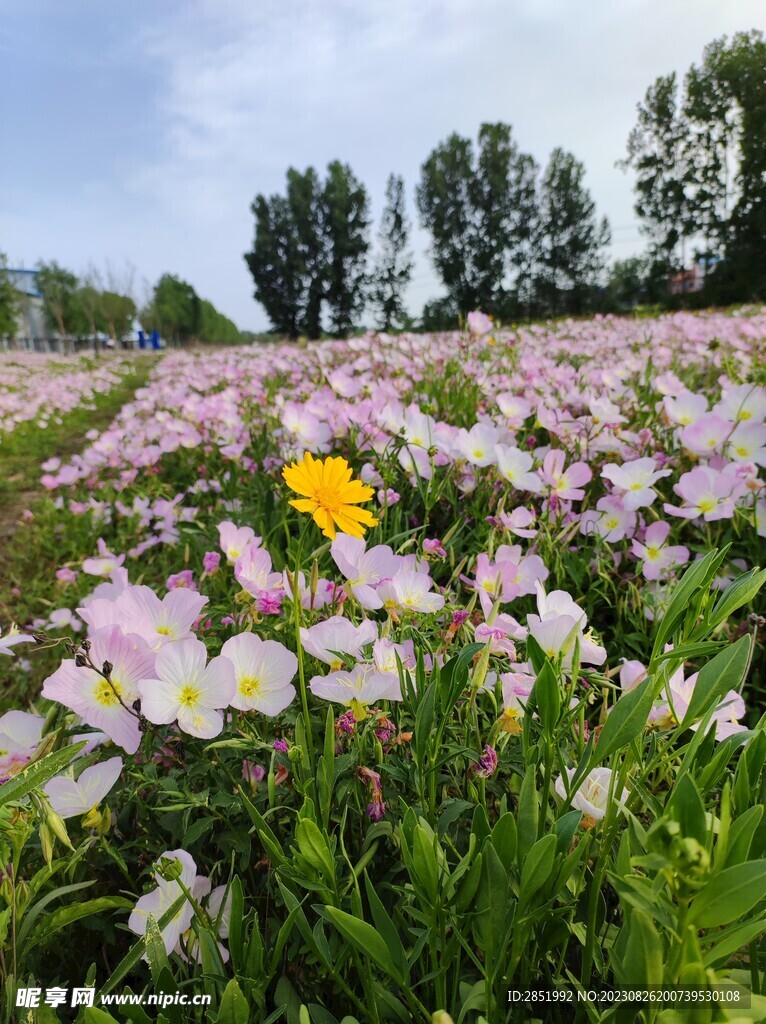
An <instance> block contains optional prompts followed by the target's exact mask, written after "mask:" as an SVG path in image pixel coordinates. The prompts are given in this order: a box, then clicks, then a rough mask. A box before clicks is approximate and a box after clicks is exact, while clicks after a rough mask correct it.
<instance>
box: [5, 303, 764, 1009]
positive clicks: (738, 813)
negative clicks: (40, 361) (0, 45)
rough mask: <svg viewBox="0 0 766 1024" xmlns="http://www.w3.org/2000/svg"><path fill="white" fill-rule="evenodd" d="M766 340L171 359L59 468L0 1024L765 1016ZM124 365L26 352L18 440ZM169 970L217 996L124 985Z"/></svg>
mask: <svg viewBox="0 0 766 1024" xmlns="http://www.w3.org/2000/svg"><path fill="white" fill-rule="evenodd" d="M765 355H766V312H763V311H761V310H759V309H756V308H748V309H743V310H739V311H737V312H735V313H707V314H700V315H691V314H684V313H678V314H673V315H667V316H663V317H661V318H659V319H653V320H652V319H646V320H640V319H620V318H613V317H603V318H596V319H592V320H576V321H575V320H566V321H559V322H557V323H555V324H554V323H549V324H538V325H533V326H530V327H525V328H520V329H515V328H514V329H510V328H508V329H495V327H494V325H493V324H492V322H491V321H490V320H489V318H487V317H485V316H483V315H482V314H480V313H474V314H471V315H470V316H469V318H468V322H467V325H466V327H465V329H464V330H463V331H460V332H453V333H447V334H431V335H415V334H402V335H398V336H390V337H389V336H386V335H368V336H365V337H363V338H354V339H351V340H349V341H333V342H324V343H317V344H310V345H307V346H301V345H295V344H273V345H253V346H250V347H239V348H220V349H209V350H205V351H204V352H195V351H188V352H187V351H173V352H169V353H166V354H165V355H164V356H163V357H162V358H161V359H160V360H159V361H156V362H153V363H151V364H149V363H146V364H145V366H144V370H143V377H142V379H141V380H140V381H138V384H139V386H138V387H137V388H136V389H135V390H134V391H133V393H132V394H130V395H129V396H128V397H127V401H123V402H121V403H120V404H118V405H116V406H115V407H114V408H113V410H111V412H110V416H111V422H109V423H108V424H107V425H106V426H105V428H104V429H101V428H100V427H99V428H95V427H94V428H93V429H91V430H89V431H88V432H87V433H86V434H85V436H84V437H83V438H82V444H81V446H80V447H79V449H78V450H77V451H76V452H74V454H72V451H71V450H67V451H64V450H63V449H62V451H61V452H59V453H58V454H56V451H55V450H54V448H52V447H49V448H48V449H45V453H46V454H45V458H44V459H41V460H40V462H41V465H40V466H39V472H38V478H39V491H40V493H39V496H38V498H37V499H36V501H35V503H34V504H33V505H32V507H31V508H30V510H29V514H28V515H25V516H23V517H22V518H21V519H20V521H19V523H18V525H17V527H16V529H15V533H14V535H13V539H12V541H11V542H10V544H9V550H8V551H7V552H6V553H5V554H4V556H3V560H2V561H0V566H2V568H0V573H1V574H2V577H3V578H0V609H2V615H3V621H2V622H0V680H2V683H3V687H2V691H1V692H2V701H3V707H2V710H3V711H4V714H2V715H0V781H2V783H3V784H2V786H0V865H2V868H1V869H0V870H1V871H2V883H1V884H0V939H2V956H1V957H0V969H1V970H2V974H3V986H2V993H3V995H2V998H3V999H4V1000H5V1002H4V1004H3V1008H2V1013H3V1018H2V1019H3V1020H4V1021H13V1020H19V1021H22V1020H23V1021H26V1020H33V1019H35V1020H37V1019H38V1017H32V1016H29V1017H27V1016H24V1013H27V1012H30V1011H23V1010H18V1009H17V1008H16V1007H17V995H16V993H17V990H18V988H19V987H20V986H24V987H27V989H29V987H30V986H32V987H33V986H38V987H42V988H43V989H46V988H47V989H48V990H49V991H50V990H51V989H53V988H54V987H62V988H67V986H70V987H71V986H73V985H77V986H82V985H85V986H95V990H96V993H97V996H96V1002H95V1004H94V1006H95V1007H96V1009H93V1010H90V1009H82V1010H80V1011H79V1013H80V1016H79V1017H78V1018H77V1019H78V1020H83V1021H86V1022H89V1024H99V1022H100V1024H105V1022H108V1021H110V1020H118V1021H122V1020H130V1021H132V1022H135V1024H143V1022H145V1021H146V1020H153V1019H157V1020H160V1021H167V1022H169V1024H181V1022H183V1021H187V1020H199V1021H203V1020H205V1021H207V1020H210V1021H219V1022H221V1024H230V1022H234V1024H248V1022H251V1024H264V1022H270V1021H274V1022H276V1021H286V1022H288V1024H341V1022H343V1024H353V1022H359V1024H367V1022H373V1024H379V1022H384V1021H386V1022H387V1021H401V1022H403V1024H405V1022H409V1021H413V1022H424V1024H428V1022H430V1021H434V1022H436V1024H449V1021H450V1020H451V1021H453V1022H455V1024H478V1022H481V1021H485V1022H488V1024H495V1022H499V1021H530V1020H541V1021H571V1020H575V1019H577V1020H582V1021H614V1022H615V1024H620V1022H628V1021H633V1020H637V1021H642V1022H646V1024H648V1022H653V1021H657V1022H659V1024H678V1022H682V1021H687V1020H695V1021H697V1020H699V1021H717V1020H730V1021H742V1022H744V1021H759V1020H764V1019H766V944H764V942H763V933H764V929H765V925H766V823H764V821H763V800H764V792H765V789H764V786H765V782H766V776H765V775H764V762H765V761H766V735H764V733H765V732H766V729H765V723H766V716H764V714H763V713H764V711H765V710H766V657H765V655H764V641H765V640H766V619H764V617H763V615H764V612H765V611H766V609H764V602H763V595H762V593H759V591H760V589H761V587H762V584H763V583H764V581H765V580H766V571H763V570H761V569H759V566H760V564H761V563H762V562H763V561H764V557H763V554H764V550H766V539H765V538H766V489H765V488H764V483H765V482H766V369H765V368H764V367H765V362H764V356H765ZM0 358H1V359H3V360H8V361H11V360H12V359H13V358H14V357H12V356H9V355H6V356H4V357H0ZM133 362H134V360H133V359H132V357H131V358H128V357H126V359H125V360H117V361H113V362H109V363H107V364H106V366H105V367H103V366H102V367H101V368H97V369H94V368H88V369H86V370H80V369H77V368H76V367H75V366H69V365H64V366H55V367H54V368H53V369H51V367H48V368H47V369H45V370H44V371H43V370H38V369H37V368H36V367H37V364H36V363H35V360H34V357H32V356H26V357H17V363H16V369H15V370H13V371H12V372H11V371H9V372H8V373H7V374H5V376H4V378H3V381H4V384H3V386H2V387H0V459H2V453H3V443H4V442H6V441H7V440H8V439H9V438H10V437H12V435H13V432H14V431H15V430H17V429H22V427H23V429H29V428H30V427H31V426H32V424H37V429H38V430H40V431H42V430H43V428H45V426H46V423H48V422H50V421H52V422H53V423H54V424H55V417H56V416H59V415H60V416H64V417H65V416H66V415H67V414H68V413H71V412H72V411H73V410H75V409H76V408H77V407H78V406H81V407H87V403H88V402H89V401H90V400H91V399H92V397H93V396H94V395H97V394H101V395H102V396H103V394H104V393H106V392H108V391H109V390H110V389H111V388H114V387H116V386H118V385H119V384H120V381H121V380H123V378H124V375H125V374H126V373H128V371H130V372H131V373H133V372H134V369H135V367H134V366H133ZM5 365H6V364H5V362H4V363H3V366H4V367H5ZM62 422H66V421H65V420H64V421H62ZM723 986H728V988H726V994H727V998H726V999H723V998H715V999H713V998H712V997H710V993H711V992H712V993H716V992H720V990H721V989H722V987H723ZM652 987H654V988H655V989H656V990H662V989H664V990H668V989H672V990H674V991H675V992H676V993H681V995H680V996H678V995H676V997H675V999H677V1000H679V999H680V1000H681V1002H670V1001H666V1003H663V1002H661V1001H660V1002H654V1001H649V1000H648V999H647V1000H645V1001H644V1002H641V1001H638V1002H635V1001H634V1002H631V1003H629V1004H627V1005H619V1004H616V1003H614V1002H608V1001H601V1002H599V1001H597V1000H595V999H593V998H578V994H579V995H582V994H583V993H588V992H593V991H597V990H603V989H615V988H624V989H630V990H634V991H635V990H639V992H640V991H641V990H644V991H645V992H648V991H649V989H651V988H652ZM706 987H707V988H706ZM160 990H162V991H164V992H175V991H179V992H183V993H187V994H189V996H191V995H195V994H199V993H204V994H207V995H209V996H210V1006H209V1007H206V1008H204V1009H203V1008H197V1007H193V1006H190V1005H189V1006H180V1005H171V1006H166V1007H164V1008H163V1009H162V1010H161V1011H160V1013H159V1016H157V1014H156V1011H155V1010H153V1009H152V1008H151V1007H146V1008H144V1007H141V1006H138V1005H135V1006H130V1007H125V1006H123V1007H120V1008H117V1007H116V1006H111V1007H110V1005H109V1002H108V997H110V996H111V995H113V994H115V993H135V994H139V993H152V992H156V991H160ZM532 990H534V993H535V995H534V997H533V996H532V995H531V994H530V993H531V992H532ZM705 990H707V993H708V999H707V1000H705V1001H703V1003H702V1004H700V1003H697V1002H693V1000H694V999H698V998H701V997H693V996H692V993H694V992H700V991H703V992H704V991H705ZM509 993H516V994H517V995H518V998H516V997H515V996H514V997H513V998H511V996H510V995H509ZM519 993H521V994H522V995H523V994H524V993H526V994H528V995H529V998H528V999H524V998H522V995H519ZM684 999H686V1000H687V1001H686V1002H683V1000H684ZM35 1012H36V1013H39V1020H40V1021H43V1022H45V1021H55V1020H61V1021H63V1020H68V1019H72V1017H71V1014H73V1013H74V1012H77V1011H70V1010H69V1008H68V1006H62V1007H61V1008H57V1007H55V1006H47V1007H42V1005H41V1008H40V1010H39V1011H35ZM68 1014H69V1016H68Z"/></svg>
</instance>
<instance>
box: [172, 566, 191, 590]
mask: <svg viewBox="0 0 766 1024" xmlns="http://www.w3.org/2000/svg"><path fill="white" fill-rule="evenodd" d="M165 586H166V587H167V589H168V590H177V589H178V588H179V587H188V588H189V590H196V589H197V584H196V583H195V582H194V573H193V572H192V571H191V569H182V570H181V572H176V573H173V575H172V576H168V578H167V582H166V583H165Z"/></svg>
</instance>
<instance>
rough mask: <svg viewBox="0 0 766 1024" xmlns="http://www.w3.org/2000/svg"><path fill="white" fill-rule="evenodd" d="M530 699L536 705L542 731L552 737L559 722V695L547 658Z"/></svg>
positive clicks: (553, 673) (551, 667)
mask: <svg viewBox="0 0 766 1024" xmlns="http://www.w3.org/2000/svg"><path fill="white" fill-rule="evenodd" d="M530 697H531V698H532V699H533V700H534V701H535V703H536V704H537V709H538V712H539V714H540V721H541V722H542V725H543V729H544V730H545V732H546V733H547V735H548V736H552V735H553V730H554V729H555V727H556V723H557V722H558V720H559V712H560V710H561V693H560V691H559V681H558V679H557V677H556V673H555V671H554V670H553V666H552V665H551V663H550V659H548V658H546V659H545V663H544V665H543V667H542V668H541V669H540V671H539V672H538V675H537V679H536V680H535V684H534V686H533V687H532V693H531V694H530Z"/></svg>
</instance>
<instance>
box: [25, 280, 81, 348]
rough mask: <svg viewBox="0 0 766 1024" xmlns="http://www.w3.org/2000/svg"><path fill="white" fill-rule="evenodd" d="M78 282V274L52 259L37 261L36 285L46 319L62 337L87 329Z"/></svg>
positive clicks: (65, 337) (77, 333)
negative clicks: (46, 261) (41, 298)
mask: <svg viewBox="0 0 766 1024" xmlns="http://www.w3.org/2000/svg"><path fill="white" fill-rule="evenodd" d="M78 284H79V282H78V280H77V276H76V275H75V274H73V273H72V272H71V271H69V270H65V269H64V268H63V267H60V266H59V265H58V263H56V261H55V260H52V261H51V262H50V263H39V264H38V275H37V287H38V288H39V290H40V293H41V294H42V297H43V311H44V314H45V319H46V320H47V322H48V327H49V329H50V330H52V331H56V332H57V333H58V334H59V336H60V337H61V338H63V339H64V340H66V339H67V338H72V337H77V336H78V335H81V334H83V333H85V331H86V329H87V324H86V318H85V311H84V309H83V306H82V302H81V300H80V295H79V292H78Z"/></svg>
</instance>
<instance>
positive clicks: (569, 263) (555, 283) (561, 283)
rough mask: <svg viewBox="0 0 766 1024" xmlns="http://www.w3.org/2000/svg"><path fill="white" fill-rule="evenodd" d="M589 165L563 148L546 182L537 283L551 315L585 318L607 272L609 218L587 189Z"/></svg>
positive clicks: (554, 154)
mask: <svg viewBox="0 0 766 1024" xmlns="http://www.w3.org/2000/svg"><path fill="white" fill-rule="evenodd" d="M584 176H585V167H584V165H583V164H582V163H581V162H580V161H579V160H577V159H576V158H575V157H574V156H573V155H572V154H571V153H567V152H565V151H564V150H563V149H561V148H560V147H557V148H556V149H554V150H553V152H552V153H551V157H550V160H549V161H548V165H547V167H546V169H545V172H544V174H543V177H542V180H541V182H540V198H539V211H540V224H539V231H540V234H539V248H538V256H537V262H538V269H537V280H538V289H539V293H540V297H541V298H542V300H543V303H544V305H545V307H546V308H547V310H548V311H549V312H552V313H554V314H555V313H560V312H563V311H564V310H565V309H569V310H571V311H572V312H575V313H577V312H581V311H582V309H583V308H584V306H585V303H586V299H587V295H588V292H589V291H590V289H591V288H593V286H594V285H595V284H596V283H597V279H598V275H599V273H600V271H601V270H602V269H603V265H604V263H603V248H604V246H605V245H607V244H608V243H609V238H610V235H609V225H608V223H607V220H606V218H605V217H604V218H602V219H601V220H600V221H599V220H598V219H597V217H596V204H595V202H594V201H593V198H592V197H591V194H590V192H589V191H588V189H587V188H586V187H585V185H584V184H583V178H584Z"/></svg>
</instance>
